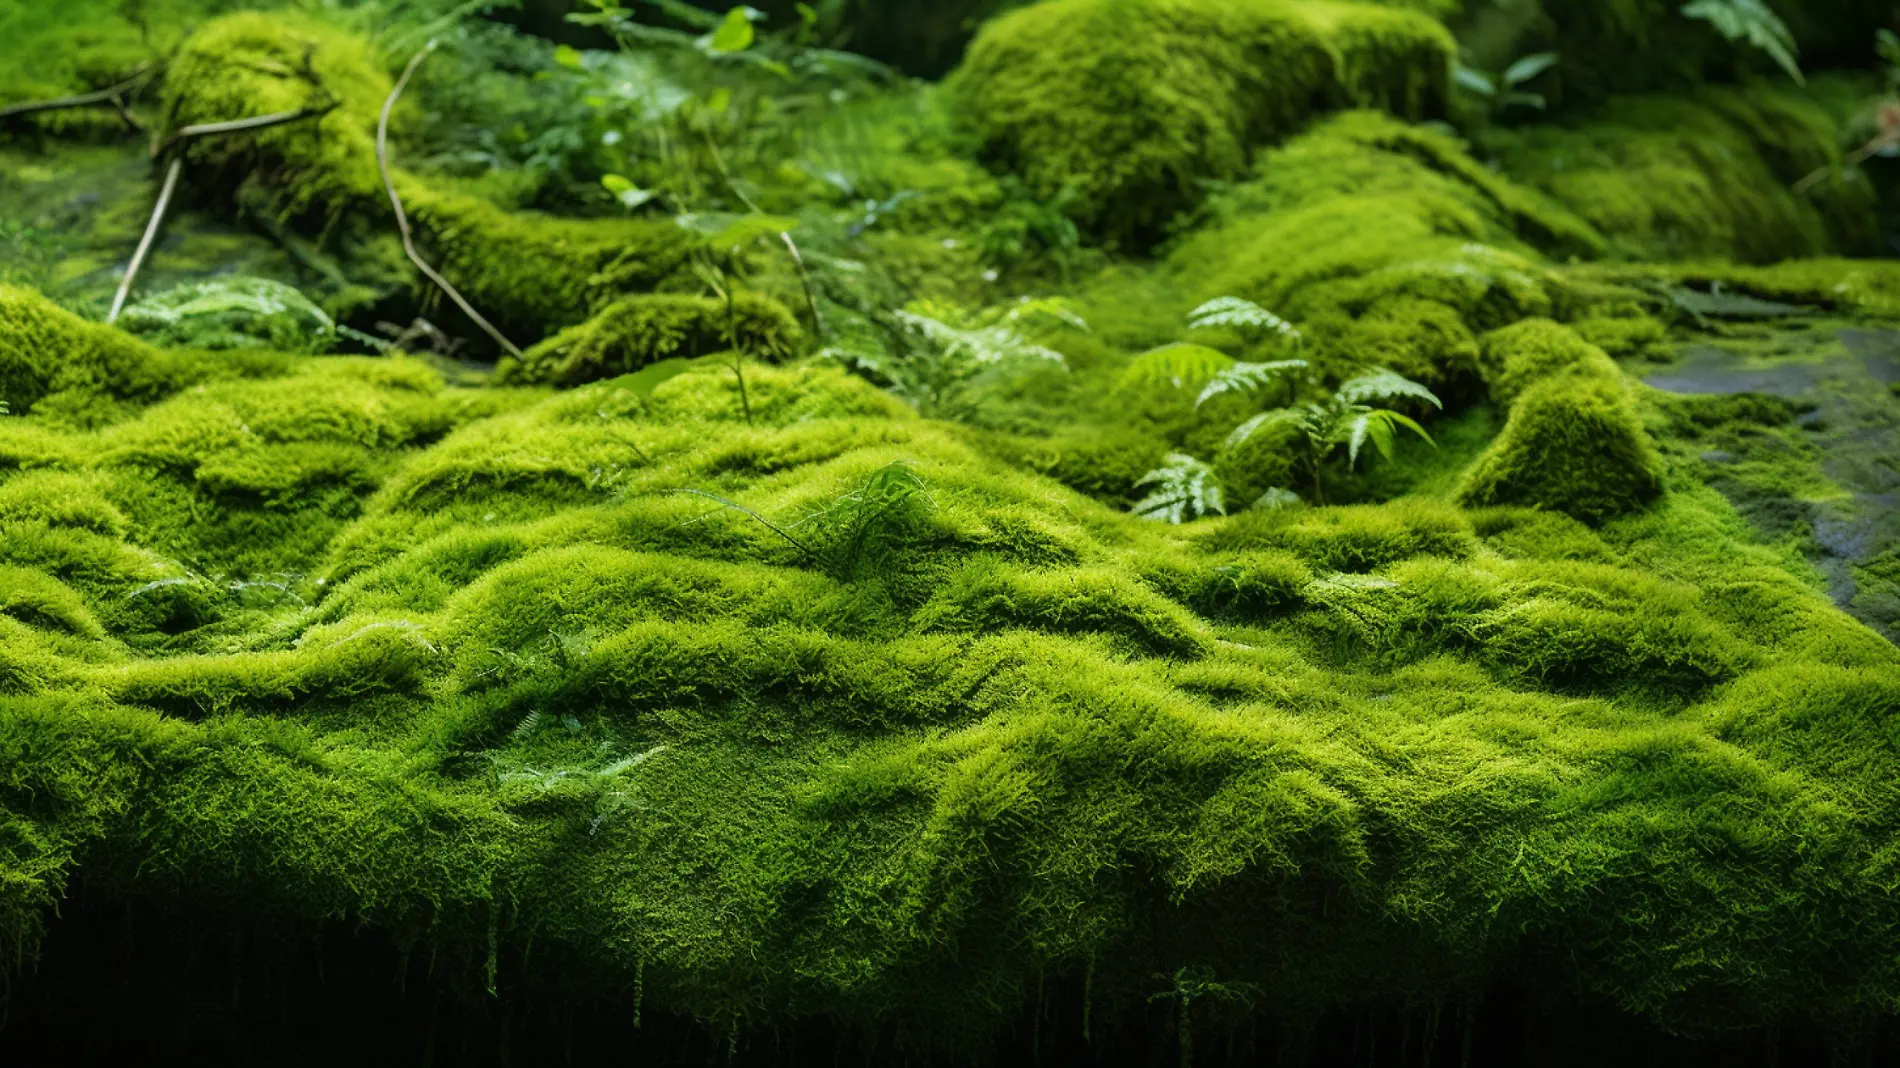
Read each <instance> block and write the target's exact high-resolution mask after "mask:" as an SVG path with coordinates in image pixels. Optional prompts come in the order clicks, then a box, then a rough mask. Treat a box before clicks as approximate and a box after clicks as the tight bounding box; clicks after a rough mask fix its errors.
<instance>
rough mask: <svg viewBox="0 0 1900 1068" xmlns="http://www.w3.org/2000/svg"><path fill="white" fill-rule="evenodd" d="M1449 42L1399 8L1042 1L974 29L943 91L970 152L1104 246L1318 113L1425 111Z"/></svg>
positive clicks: (1157, 228)
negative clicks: (1054, 204)
mask: <svg viewBox="0 0 1900 1068" xmlns="http://www.w3.org/2000/svg"><path fill="white" fill-rule="evenodd" d="M1453 52H1454V46H1453V42H1452V40H1451V36H1450V34H1449V33H1447V32H1446V31H1445V29H1444V27H1442V26H1441V25H1439V24H1438V23H1437V22H1436V21H1434V20H1433V19H1431V18H1429V17H1427V16H1424V15H1420V14H1417V13H1414V12H1411V11H1407V10H1403V9H1398V8H1389V7H1380V6H1375V5H1373V4H1355V3H1294V2H1280V0H1246V2H1242V0H1134V2H1115V0H1046V2H1043V3H1037V4H1032V5H1030V6H1028V7H1026V8H1022V9H1020V10H1017V11H1013V12H1010V13H1008V14H1005V15H1003V16H1001V17H999V18H997V19H995V20H994V21H992V22H990V23H988V24H987V25H986V26H985V27H984V28H983V31H982V33H981V34H979V35H978V37H977V39H976V40H975V42H974V43H972V45H971V46H970V51H969V54H968V56H967V57H966V58H965V60H964V63H963V65H962V67H960V68H959V69H958V71H957V73H956V74H955V76H954V77H953V80H952V82H951V85H950V89H951V92H952V94H953V97H954V99H955V101H956V105H957V107H958V109H959V111H960V113H961V115H962V117H963V118H962V121H963V123H964V124H965V125H966V126H967V127H968V129H969V130H970V132H971V136H972V137H973V138H974V140H975V141H976V143H977V145H978V150H979V152H980V154H981V155H982V156H984V157H985V158H987V159H988V160H989V161H990V162H991V163H992V164H993V165H995V166H996V167H999V168H1001V169H1004V170H1008V171H1012V172H1015V173H1018V174H1020V175H1022V177H1023V178H1024V180H1025V181H1027V182H1028V184H1029V186H1030V187H1031V188H1032V189H1033V190H1034V191H1035V192H1036V193H1037V194H1038V195H1040V196H1043V197H1055V196H1057V195H1062V196H1063V197H1064V198H1065V203H1066V204H1068V205H1069V207H1070V210H1071V212H1072V214H1073V215H1074V216H1075V218H1076V219H1077V221H1078V222H1080V223H1082V224H1083V225H1084V226H1085V227H1086V228H1088V229H1090V230H1092V231H1093V232H1095V233H1098V234H1100V235H1103V236H1105V237H1108V238H1111V239H1119V240H1124V241H1135V242H1140V241H1144V240H1152V239H1153V238H1155V237H1156V236H1158V235H1160V234H1161V233H1162V232H1163V230H1164V228H1165V227H1166V226H1167V224H1168V223H1169V222H1170V221H1171V220H1172V219H1173V217H1174V215H1175V214H1176V213H1177V212H1179V211H1180V210H1182V209H1183V208H1186V207H1189V206H1191V205H1192V204H1193V203H1194V202H1195V201H1196V200H1198V199H1199V190H1200V183H1202V182H1205V181H1207V180H1209V179H1213V180H1222V179H1233V178H1237V177H1239V176H1241V175H1242V174H1244V173H1246V170H1247V166H1248V163H1249V160H1250V157H1251V154H1252V151H1253V150H1254V149H1255V148H1257V147H1260V146H1262V145H1265V144H1268V143H1271V142H1272V141H1273V140H1275V139H1277V138H1279V137H1281V136H1284V135H1286V134H1287V133H1290V132H1291V131H1292V130H1294V129H1295V128H1297V127H1298V126H1299V125H1300V124H1301V123H1303V122H1304V121H1306V120H1307V119H1308V118H1310V117H1312V116H1313V115H1314V114H1316V113H1318V112H1320V111H1323V110H1325V109H1329V108H1341V107H1384V108H1388V109H1390V110H1392V111H1394V112H1397V113H1399V114H1402V115H1408V116H1412V117H1418V116H1422V115H1425V114H1428V113H1430V112H1432V111H1434V110H1435V109H1437V108H1439V107H1440V106H1441V105H1442V103H1443V100H1444V98H1445V95H1446V91H1447V87H1446V79H1447V76H1448V72H1449V70H1450V63H1451V58H1452V55H1453Z"/></svg>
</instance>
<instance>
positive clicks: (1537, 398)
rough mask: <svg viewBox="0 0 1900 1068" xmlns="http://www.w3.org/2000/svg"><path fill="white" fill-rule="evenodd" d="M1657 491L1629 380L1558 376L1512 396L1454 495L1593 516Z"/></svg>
mask: <svg viewBox="0 0 1900 1068" xmlns="http://www.w3.org/2000/svg"><path fill="white" fill-rule="evenodd" d="M1661 490H1662V475H1661V461H1660V459H1659V458H1658V457H1657V455H1656V450H1655V446H1654V445H1653V444H1652V443H1651V442H1650V440H1649V435H1648V433H1647V432H1646V431H1645V430H1644V429H1643V426H1642V423H1641V421H1640V420H1639V419H1638V418H1637V415H1636V411H1635V406H1634V404H1633V403H1632V402H1631V400H1630V397H1629V387H1628V386H1626V385H1624V384H1623V383H1622V382H1621V381H1620V380H1617V379H1612V378H1605V377H1598V376H1591V375H1560V376H1558V377H1554V378H1545V379H1542V380H1539V381H1537V382H1536V383H1535V384H1533V385H1532V386H1530V387H1529V388H1528V389H1526V390H1524V392H1523V393H1522V394H1521V395H1520V396H1519V397H1518V398H1517V401H1516V403H1515V404H1513V405H1512V407H1511V415H1510V418H1509V419H1508V420H1507V421H1506V422H1505V424H1504V432H1503V433H1502V434H1500V435H1499V436H1498V440H1497V441H1496V442H1495V443H1493V444H1492V446H1491V448H1490V449H1489V450H1487V451H1486V452H1485V454H1484V455H1483V456H1481V457H1479V459H1478V462H1477V463H1476V464H1475V465H1473V467H1472V469H1471V470H1470V472H1468V473H1467V474H1466V476H1465V481H1464V485H1463V487H1462V488H1461V490H1460V496H1461V498H1462V499H1463V500H1464V501H1466V502H1467V503H1469V504H1473V505H1493V504H1517V505H1531V506H1534V507H1539V508H1549V509H1552V510H1554V511H1559V512H1563V513H1565V514H1567V515H1571V516H1575V517H1576V518H1578V519H1582V520H1585V521H1589V522H1597V521H1600V520H1602V519H1605V518H1607V517H1610V516H1614V515H1619V514H1621V513H1624V512H1627V511H1630V510H1632V509H1635V508H1640V507H1642V506H1643V505H1644V504H1647V503H1648V502H1649V501H1651V500H1653V499H1655V497H1656V495H1657V494H1658V493H1660V492H1661Z"/></svg>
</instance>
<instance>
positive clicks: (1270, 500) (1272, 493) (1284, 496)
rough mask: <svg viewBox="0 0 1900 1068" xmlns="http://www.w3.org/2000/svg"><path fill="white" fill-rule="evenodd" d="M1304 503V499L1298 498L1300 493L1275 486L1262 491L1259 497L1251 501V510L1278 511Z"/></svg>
mask: <svg viewBox="0 0 1900 1068" xmlns="http://www.w3.org/2000/svg"><path fill="white" fill-rule="evenodd" d="M1305 503H1306V502H1305V501H1303V500H1301V499H1300V495H1299V494H1297V493H1295V492H1293V491H1292V490H1290V489H1283V488H1281V487H1279V486H1275V487H1273V488H1272V489H1270V490H1268V491H1267V492H1265V493H1262V494H1261V495H1260V499H1259V500H1256V501H1254V502H1253V510H1254V511H1256V512H1278V511H1280V510H1281V509H1283V508H1298V507H1299V506H1300V505H1302V504H1305Z"/></svg>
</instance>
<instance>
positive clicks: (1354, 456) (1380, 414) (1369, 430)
mask: <svg viewBox="0 0 1900 1068" xmlns="http://www.w3.org/2000/svg"><path fill="white" fill-rule="evenodd" d="M1400 427H1404V428H1405V429H1407V430H1410V431H1412V432H1413V433H1415V434H1417V435H1418V436H1419V437H1421V438H1424V439H1425V441H1426V443H1427V444H1429V445H1431V446H1432V447H1433V448H1436V447H1437V446H1438V443H1437V442H1435V441H1433V440H1432V436H1431V435H1430V434H1427V433H1426V432H1425V428H1424V427H1422V426H1419V425H1418V423H1417V422H1416V421H1414V420H1413V419H1412V418H1411V417H1410V416H1406V415H1400V414H1399V413H1398V412H1394V411H1390V410H1388V409H1384V408H1379V409H1371V410H1367V411H1362V412H1360V413H1358V414H1357V415H1355V416H1353V418H1352V421H1351V422H1349V423H1348V424H1347V425H1346V466H1348V467H1352V466H1355V465H1357V464H1358V463H1359V450H1360V449H1362V448H1364V447H1365V444H1366V442H1368V441H1370V442H1372V447H1373V448H1375V449H1378V450H1379V455H1380V456H1383V457H1385V458H1386V459H1387V460H1390V459H1392V446H1393V440H1394V438H1395V437H1396V436H1397V434H1398V428H1400Z"/></svg>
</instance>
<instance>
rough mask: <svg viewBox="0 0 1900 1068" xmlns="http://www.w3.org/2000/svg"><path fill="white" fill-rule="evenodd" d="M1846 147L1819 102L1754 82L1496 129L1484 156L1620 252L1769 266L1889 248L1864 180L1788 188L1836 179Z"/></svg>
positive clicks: (1612, 103)
mask: <svg viewBox="0 0 1900 1068" xmlns="http://www.w3.org/2000/svg"><path fill="white" fill-rule="evenodd" d="M1850 95H1851V94H1850ZM1842 140H1843V133H1842V123H1841V122H1840V120H1839V119H1838V118H1837V117H1836V116H1835V115H1834V114H1833V113H1831V111H1830V110H1829V109H1828V108H1827V107H1825V106H1823V105H1822V104H1821V103H1820V102H1818V101H1817V100H1816V99H1814V98H1811V97H1809V96H1806V95H1804V94H1802V93H1800V92H1798V91H1796V90H1793V89H1791V88H1789V89H1783V88H1778V87H1774V86H1768V85H1756V86H1750V87H1743V88H1708V89H1702V90H1698V91H1696V92H1694V93H1691V94H1685V95H1681V96H1641V97H1619V98H1616V99H1612V100H1609V101H1607V102H1605V103H1603V104H1602V105H1600V106H1598V107H1596V108H1593V109H1589V110H1587V111H1583V112H1580V113H1578V114H1576V115H1574V116H1572V117H1567V118H1563V119H1560V120H1558V121H1555V122H1550V123H1536V124H1532V125H1528V126H1520V127H1514V128H1511V129H1509V130H1499V131H1494V132H1493V133H1491V134H1489V135H1487V137H1486V147H1487V148H1489V149H1490V150H1491V151H1493V152H1495V153H1496V154H1497V156H1498V158H1499V159H1500V161H1501V162H1502V164H1503V166H1504V169H1505V170H1506V171H1507V172H1508V173H1510V174H1512V175H1513V176H1515V177H1517V178H1519V179H1520V180H1522V181H1524V182H1526V183H1527V184H1530V185H1533V186H1536V187H1537V188H1539V189H1541V190H1543V191H1544V192H1546V193H1548V194H1550V195H1551V196H1553V197H1555V198H1556V199H1557V200H1559V201H1561V202H1563V203H1564V204H1565V205H1566V206H1568V207H1569V208H1570V209H1571V210H1573V211H1575V212H1576V213H1577V214H1579V215H1580V216H1582V217H1583V218H1585V219H1587V220H1589V222H1590V223H1591V225H1593V226H1594V227H1595V228H1596V229H1597V230H1598V231H1600V232H1601V233H1603V234H1604V235H1605V236H1606V237H1608V238H1609V239H1610V240H1611V242H1612V244H1613V246H1614V247H1615V249H1616V250H1617V251H1618V252H1620V253H1622V254H1624V255H1626V256H1629V257H1632V258H1639V259H1649V260H1659V259H1660V260H1668V259H1694V258H1704V257H1706V258H1721V259H1729V260H1739V261H1742V262H1748V263H1768V262H1773V261H1775V260H1780V259H1788V258H1793V257H1801V256H1818V255H1823V254H1826V253H1829V252H1848V253H1856V254H1877V253H1879V252H1881V251H1882V248H1881V246H1880V237H1879V235H1880V226H1879V223H1878V213H1877V200H1876V195H1875V192H1874V189H1873V187H1872V185H1871V184H1870V183H1868V182H1866V181H1864V180H1863V181H1843V180H1839V179H1836V180H1834V181H1831V182H1829V183H1826V184H1824V185H1822V186H1821V187H1820V188H1819V190H1818V191H1817V192H1816V193H1813V194H1807V195H1803V194H1798V193H1796V192H1794V191H1793V190H1792V189H1791V188H1790V187H1791V186H1793V185H1794V183H1796V182H1797V181H1799V180H1801V179H1802V178H1803V177H1805V176H1807V175H1808V174H1810V173H1811V172H1814V171H1816V170H1822V169H1826V170H1828V171H1830V172H1833V173H1835V174H1839V173H1840V169H1841V147H1840V146H1841V143H1842Z"/></svg>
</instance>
